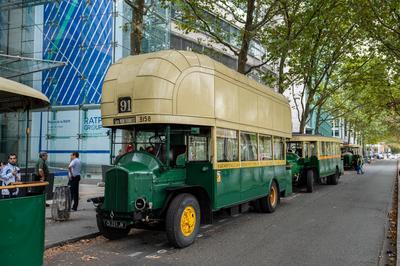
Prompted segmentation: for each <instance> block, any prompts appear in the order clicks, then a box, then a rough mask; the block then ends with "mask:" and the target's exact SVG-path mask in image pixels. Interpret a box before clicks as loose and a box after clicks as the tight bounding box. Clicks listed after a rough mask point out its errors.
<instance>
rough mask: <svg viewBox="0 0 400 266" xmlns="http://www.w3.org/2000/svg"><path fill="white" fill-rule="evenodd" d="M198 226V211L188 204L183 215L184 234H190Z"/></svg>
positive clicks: (182, 226) (182, 229) (182, 227)
mask: <svg viewBox="0 0 400 266" xmlns="http://www.w3.org/2000/svg"><path fill="white" fill-rule="evenodd" d="M195 227H196V211H195V210H194V208H193V207H192V206H187V207H186V208H185V209H184V210H183V212H182V216H181V231H182V234H183V235H184V236H190V235H191V234H192V233H193V231H194V228H195Z"/></svg>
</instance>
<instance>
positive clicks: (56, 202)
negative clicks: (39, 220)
mask: <svg viewBox="0 0 400 266" xmlns="http://www.w3.org/2000/svg"><path fill="white" fill-rule="evenodd" d="M70 211H71V192H70V190H69V186H59V187H56V189H55V191H54V195H53V204H52V205H51V217H52V218H53V220H55V221H66V220H68V219H69V213H70Z"/></svg>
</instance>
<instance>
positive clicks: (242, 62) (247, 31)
mask: <svg viewBox="0 0 400 266" xmlns="http://www.w3.org/2000/svg"><path fill="white" fill-rule="evenodd" d="M254 9H255V0H247V16H246V24H245V26H244V32H243V39H242V46H241V49H240V52H239V55H238V67H237V71H238V72H239V73H242V74H245V72H246V63H247V53H248V51H249V48H250V41H251V38H252V36H251V35H252V33H251V30H252V26H253V19H254V15H253V14H254Z"/></svg>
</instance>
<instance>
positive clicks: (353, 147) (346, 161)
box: [341, 144, 363, 170]
mask: <svg viewBox="0 0 400 266" xmlns="http://www.w3.org/2000/svg"><path fill="white" fill-rule="evenodd" d="M341 151H342V158H343V166H344V169H346V170H347V169H353V170H354V169H355V167H356V165H357V160H358V158H359V157H361V158H363V155H362V147H361V146H360V145H357V144H342V146H341Z"/></svg>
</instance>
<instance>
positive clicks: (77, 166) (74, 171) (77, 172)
mask: <svg viewBox="0 0 400 266" xmlns="http://www.w3.org/2000/svg"><path fill="white" fill-rule="evenodd" d="M68 176H69V182H68V185H69V186H70V189H71V201H73V202H74V205H73V206H72V210H73V211H77V210H78V202H79V181H81V161H80V160H79V153H78V152H73V153H71V162H70V163H69V166H68Z"/></svg>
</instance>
